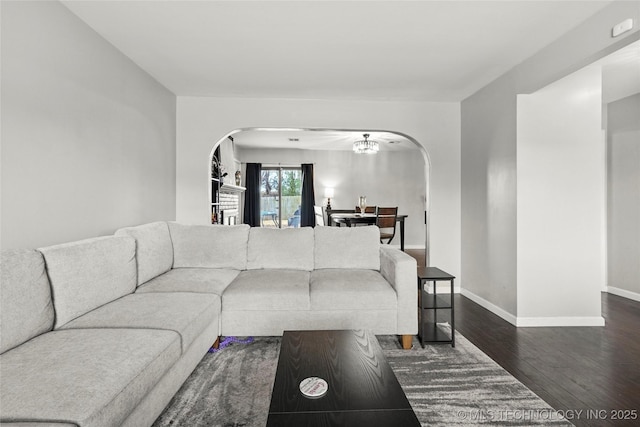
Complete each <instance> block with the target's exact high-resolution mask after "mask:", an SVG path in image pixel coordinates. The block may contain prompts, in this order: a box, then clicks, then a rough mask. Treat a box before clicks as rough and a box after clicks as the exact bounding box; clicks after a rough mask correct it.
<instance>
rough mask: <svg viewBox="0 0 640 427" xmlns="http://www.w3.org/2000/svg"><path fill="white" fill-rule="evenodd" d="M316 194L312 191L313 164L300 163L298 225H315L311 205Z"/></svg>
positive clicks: (314, 202) (314, 201)
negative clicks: (300, 190) (300, 198)
mask: <svg viewBox="0 0 640 427" xmlns="http://www.w3.org/2000/svg"><path fill="white" fill-rule="evenodd" d="M315 204H316V196H315V194H314V192H313V164H312V163H304V164H302V203H301V206H300V227H315V225H316V216H315V213H314V212H313V206H314V205H315Z"/></svg>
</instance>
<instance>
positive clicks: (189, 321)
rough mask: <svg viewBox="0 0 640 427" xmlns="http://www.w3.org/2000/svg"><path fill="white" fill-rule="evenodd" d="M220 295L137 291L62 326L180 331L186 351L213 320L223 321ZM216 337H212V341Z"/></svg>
mask: <svg viewBox="0 0 640 427" xmlns="http://www.w3.org/2000/svg"><path fill="white" fill-rule="evenodd" d="M219 314H220V297H219V296H218V295H214V294H195V293H183V292H172V293H167V292H162V293H150V292H149V293H135V294H131V295H126V296H124V297H122V298H120V299H118V300H115V301H113V302H111V303H109V304H106V305H103V306H102V307H100V308H96V309H95V310H93V311H91V312H89V313H87V314H85V315H83V316H80V317H78V318H77V319H74V320H72V321H71V322H69V323H67V324H66V325H64V326H63V327H62V329H79V328H83V329H86V328H139V329H144V328H148V329H165V330H169V331H174V332H177V333H178V334H180V338H181V344H182V352H183V353H184V352H185V351H186V350H187V348H188V347H189V346H190V345H191V343H192V342H193V341H194V340H195V338H196V337H197V336H198V335H200V333H201V332H202V331H203V330H204V329H205V328H206V327H207V326H208V325H210V324H211V323H213V322H218V321H219ZM214 339H215V337H211V340H212V341H211V342H212V343H213V340H214Z"/></svg>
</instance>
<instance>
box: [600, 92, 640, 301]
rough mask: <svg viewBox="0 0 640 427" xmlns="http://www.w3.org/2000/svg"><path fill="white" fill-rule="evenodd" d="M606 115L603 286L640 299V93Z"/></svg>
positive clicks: (609, 107) (624, 99)
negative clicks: (605, 224) (605, 249)
mask: <svg viewBox="0 0 640 427" xmlns="http://www.w3.org/2000/svg"><path fill="white" fill-rule="evenodd" d="M607 116H608V124H607V149H608V156H607V171H608V179H607V195H608V214H607V225H608V233H607V237H608V269H607V272H608V278H607V286H608V288H607V290H608V291H609V292H611V293H615V294H617V295H621V296H624V297H627V298H632V299H635V300H636V301H640V94H635V95H633V96H628V97H626V98H623V99H621V100H619V101H616V102H613V103H610V104H608V114H607Z"/></svg>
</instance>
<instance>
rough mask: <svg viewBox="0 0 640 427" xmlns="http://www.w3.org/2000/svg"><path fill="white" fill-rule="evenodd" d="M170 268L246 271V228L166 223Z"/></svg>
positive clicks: (247, 227) (242, 226) (240, 226)
mask: <svg viewBox="0 0 640 427" xmlns="http://www.w3.org/2000/svg"><path fill="white" fill-rule="evenodd" d="M169 231H170V232H171V240H172V242H173V268H181V267H201V268H234V269H236V270H245V269H246V268H247V241H248V239H249V226H248V225H245V224H242V225H232V226H229V225H185V224H178V223H175V222H170V223H169Z"/></svg>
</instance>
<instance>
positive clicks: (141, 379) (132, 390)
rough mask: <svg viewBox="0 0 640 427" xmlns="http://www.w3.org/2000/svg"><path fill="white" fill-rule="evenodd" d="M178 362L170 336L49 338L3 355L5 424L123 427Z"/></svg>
mask: <svg viewBox="0 0 640 427" xmlns="http://www.w3.org/2000/svg"><path fill="white" fill-rule="evenodd" d="M179 357H180V337H179V336H178V334H176V333H175V332H173V331H162V330H151V329H69V330H61V331H54V332H48V333H46V334H43V335H40V336H38V337H36V338H34V339H32V340H30V341H28V342H26V343H24V344H23V345H21V346H19V347H16V348H14V349H13V350H9V351H8V352H6V353H4V354H2V355H0V377H2V381H1V382H0V395H2V415H1V417H2V418H1V419H2V420H3V421H9V420H11V421H14V422H16V421H21V420H22V421H30V422H37V421H41V422H56V421H65V422H68V423H75V424H76V425H78V426H116V425H120V424H122V421H123V420H124V419H125V418H126V417H127V416H128V415H129V414H130V413H131V411H132V410H133V409H134V408H135V407H136V405H137V404H138V402H140V400H141V399H142V398H143V397H144V396H145V395H146V394H147V393H148V392H149V391H150V390H151V389H152V388H153V387H154V386H155V384H156V383H157V382H158V380H159V379H160V378H161V377H162V375H164V373H165V372H167V370H168V369H169V368H170V367H171V366H173V364H174V363H175V362H176V361H177V360H178V358H179Z"/></svg>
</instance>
